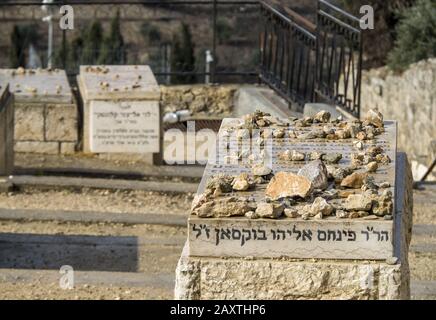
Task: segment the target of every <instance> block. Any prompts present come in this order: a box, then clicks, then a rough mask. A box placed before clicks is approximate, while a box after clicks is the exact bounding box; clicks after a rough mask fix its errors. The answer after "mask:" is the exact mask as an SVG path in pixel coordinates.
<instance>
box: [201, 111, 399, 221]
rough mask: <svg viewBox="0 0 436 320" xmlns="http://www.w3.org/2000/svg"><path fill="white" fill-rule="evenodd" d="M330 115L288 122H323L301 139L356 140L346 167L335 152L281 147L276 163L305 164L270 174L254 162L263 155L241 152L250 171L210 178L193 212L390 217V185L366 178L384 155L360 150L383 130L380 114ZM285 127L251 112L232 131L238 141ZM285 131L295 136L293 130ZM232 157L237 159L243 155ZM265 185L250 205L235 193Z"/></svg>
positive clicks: (378, 150)
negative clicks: (349, 118) (358, 116)
mask: <svg viewBox="0 0 436 320" xmlns="http://www.w3.org/2000/svg"><path fill="white" fill-rule="evenodd" d="M330 118H331V115H330V113H328V112H327V111H321V112H319V113H317V114H316V115H315V116H314V117H305V118H303V119H290V120H291V122H292V121H293V122H294V126H295V127H308V126H311V125H312V124H323V125H324V126H323V127H322V129H319V128H316V129H314V130H312V131H310V132H308V133H304V138H306V139H311V138H326V139H333V138H334V139H348V138H355V139H357V140H355V141H354V142H353V145H354V147H355V148H356V149H358V150H359V151H358V152H356V153H353V154H352V155H351V166H350V167H345V168H344V167H338V166H335V165H336V164H338V163H339V162H340V161H341V159H342V154H341V153H326V152H321V151H312V152H307V153H305V152H301V151H298V150H286V151H284V152H282V153H281V154H279V156H278V158H279V159H280V160H281V161H285V162H288V161H289V162H290V161H292V162H293V161H296V162H302V161H306V162H308V163H306V164H305V165H304V166H303V167H302V168H301V169H300V170H299V171H298V173H296V174H295V173H292V172H275V173H273V172H272V170H271V168H269V167H268V166H265V165H264V164H263V162H262V161H259V160H263V159H254V158H253V157H251V156H252V155H249V154H248V153H249V150H248V151H245V153H244V152H243V153H244V156H247V158H249V159H250V157H251V158H253V159H252V160H253V162H254V165H252V170H251V174H248V173H242V174H240V175H238V176H235V177H233V176H226V175H218V176H214V177H212V178H211V179H210V180H209V181H208V183H207V186H206V190H205V192H204V193H203V194H202V195H200V196H198V197H197V198H196V200H195V201H194V205H193V209H192V212H193V214H196V215H198V216H200V217H229V216H246V217H248V218H250V219H256V218H271V219H278V218H281V217H283V215H284V216H286V217H290V218H297V217H301V218H303V219H311V218H314V219H323V218H324V217H328V216H336V217H337V218H359V217H367V218H368V219H369V218H377V217H385V219H392V210H393V200H392V192H391V191H390V190H388V189H387V188H389V187H390V185H389V183H387V182H384V183H381V184H379V185H377V184H376V183H375V182H374V178H373V177H372V176H370V173H374V172H376V171H377V170H378V168H379V166H380V165H383V164H388V163H389V162H390V161H391V160H390V158H389V156H388V155H386V154H384V150H383V148H381V147H379V146H374V145H371V146H369V147H367V148H366V150H365V147H364V144H363V141H364V140H369V139H373V138H374V136H376V135H378V134H381V133H383V132H384V128H383V116H382V115H381V114H380V113H379V112H378V111H375V110H370V111H369V112H368V114H367V116H366V118H365V120H364V121H359V120H354V121H351V122H346V121H343V120H342V119H341V118H338V119H334V120H330ZM330 124H334V126H330ZM289 125H290V123H288V122H281V121H280V120H277V119H275V118H274V117H271V115H270V114H268V113H264V112H261V111H256V112H255V113H253V114H250V115H247V116H245V117H244V121H243V123H241V124H240V125H239V126H237V127H236V128H233V129H236V130H237V137H238V139H244V138H249V137H251V136H252V130H253V129H265V128H267V127H269V126H274V127H275V130H273V131H268V132H270V134H272V136H273V137H274V138H277V139H281V138H284V137H286V136H287V132H286V131H285V130H284V129H283V128H280V127H281V126H284V127H285V126H289ZM277 126H278V127H279V128H276V127H277ZM233 129H232V128H231V129H230V130H233ZM266 132H267V131H264V132H263V134H262V133H261V135H260V137H259V139H261V140H262V139H264V138H267V136H266V135H267V133H266ZM291 134H293V135H294V137H296V136H295V132H292V133H291ZM333 136H334V137H333ZM300 137H301V136H298V138H300ZM235 156H236V157H237V158H238V159H240V158H241V157H242V156H243V154H242V153H241V154H238V155H235ZM256 161H257V162H258V163H257V162H256ZM266 183H268V184H267V186H266V189H265V198H264V199H263V200H262V201H261V202H258V203H256V202H255V201H254V199H250V198H249V197H248V198H247V197H238V196H236V195H237V193H238V192H243V191H247V190H250V189H255V188H256V185H261V184H266ZM227 202H228V204H229V205H228V206H226V203H227Z"/></svg>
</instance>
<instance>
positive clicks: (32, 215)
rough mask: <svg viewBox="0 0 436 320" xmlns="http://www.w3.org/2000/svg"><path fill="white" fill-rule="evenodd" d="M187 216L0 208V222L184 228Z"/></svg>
mask: <svg viewBox="0 0 436 320" xmlns="http://www.w3.org/2000/svg"><path fill="white" fill-rule="evenodd" d="M187 218H188V216H187V214H186V215H177V214H171V213H141V214H137V213H117V212H95V211H58V210H31V209H3V208H0V220H20V221H21V220H24V221H60V222H79V223H101V222H105V223H122V224H126V225H133V224H157V225H167V226H182V227H185V226H186V223H187Z"/></svg>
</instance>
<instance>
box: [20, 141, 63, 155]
mask: <svg viewBox="0 0 436 320" xmlns="http://www.w3.org/2000/svg"><path fill="white" fill-rule="evenodd" d="M14 150H15V152H30V153H42V154H58V153H59V142H45V141H15V147H14Z"/></svg>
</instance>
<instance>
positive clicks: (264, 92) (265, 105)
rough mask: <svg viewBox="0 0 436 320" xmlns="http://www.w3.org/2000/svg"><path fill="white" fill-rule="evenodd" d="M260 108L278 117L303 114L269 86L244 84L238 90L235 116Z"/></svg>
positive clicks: (234, 109)
mask: <svg viewBox="0 0 436 320" xmlns="http://www.w3.org/2000/svg"><path fill="white" fill-rule="evenodd" d="M258 109H259V110H262V111H265V112H269V113H271V115H272V116H275V117H278V118H287V117H290V116H293V117H301V116H302V114H301V113H297V112H294V111H292V110H291V109H290V108H289V105H288V103H287V102H286V101H285V100H284V99H283V98H281V97H280V96H279V95H277V94H276V93H275V92H274V91H273V90H272V89H270V88H268V87H265V86H244V87H242V88H240V89H239V90H238V91H237V92H236V96H235V106H234V108H233V116H234V117H236V118H239V117H242V116H244V115H246V114H248V113H253V112H254V111H256V110H258Z"/></svg>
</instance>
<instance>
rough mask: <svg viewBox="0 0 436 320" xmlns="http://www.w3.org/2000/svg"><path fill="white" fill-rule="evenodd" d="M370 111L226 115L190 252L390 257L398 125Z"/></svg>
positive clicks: (195, 210)
mask: <svg viewBox="0 0 436 320" xmlns="http://www.w3.org/2000/svg"><path fill="white" fill-rule="evenodd" d="M371 112H372V113H371V114H369V115H368V116H367V118H366V119H365V120H364V121H362V122H361V121H358V120H355V121H344V120H342V119H334V120H330V115H328V114H327V113H325V112H321V113H320V114H318V115H316V116H315V117H314V118H309V117H307V118H305V119H274V118H272V117H270V116H268V115H267V114H263V113H261V112H259V113H258V114H254V115H250V116H247V117H246V118H245V119H243V120H238V119H226V120H225V121H224V122H223V124H222V127H221V129H220V133H219V138H218V141H217V153H216V157H215V158H214V159H215V161H212V162H210V163H209V164H208V166H207V168H206V170H205V173H204V176H203V179H202V182H201V184H200V186H199V190H198V194H197V196H196V198H195V200H194V203H193V207H192V212H191V215H190V217H189V237H188V238H189V249H190V255H192V256H229V257H242V256H253V257H282V256H285V257H290V258H325V259H378V260H384V259H387V258H389V257H392V255H393V252H394V242H395V241H394V239H393V234H394V227H393V226H394V218H395V215H394V212H395V208H394V204H395V203H394V198H393V194H394V191H395V174H396V172H395V159H396V123H395V122H393V121H384V122H383V119H382V115H381V114H379V113H377V112H375V111H371ZM323 117H324V118H323ZM259 124H260V125H259ZM244 130H245V132H244Z"/></svg>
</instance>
